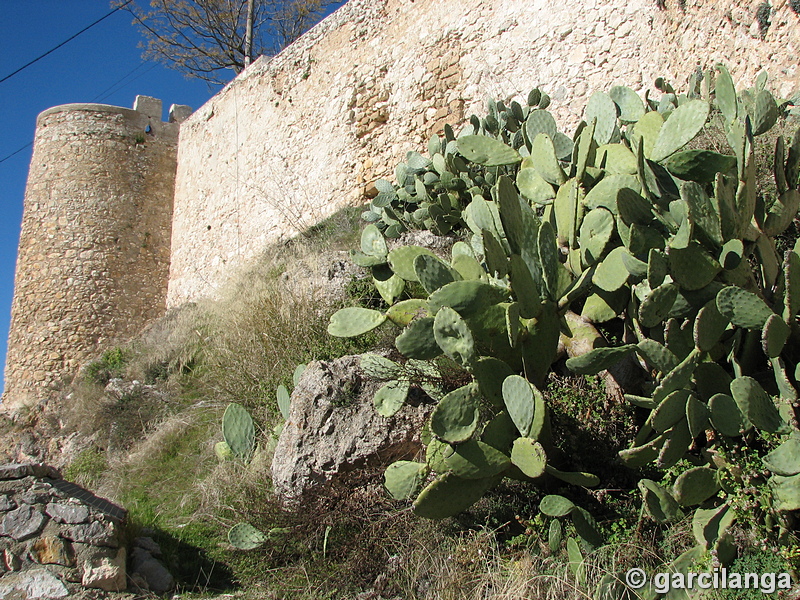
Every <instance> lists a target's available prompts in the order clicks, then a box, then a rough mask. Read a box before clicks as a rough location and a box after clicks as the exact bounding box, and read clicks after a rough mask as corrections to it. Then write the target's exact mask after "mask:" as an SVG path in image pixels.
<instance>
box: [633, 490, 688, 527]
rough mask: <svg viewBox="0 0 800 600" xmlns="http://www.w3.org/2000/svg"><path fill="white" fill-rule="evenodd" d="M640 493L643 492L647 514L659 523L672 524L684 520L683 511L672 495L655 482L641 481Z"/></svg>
mask: <svg viewBox="0 0 800 600" xmlns="http://www.w3.org/2000/svg"><path fill="white" fill-rule="evenodd" d="M639 491H641V492H642V499H643V500H644V507H645V509H646V510H647V513H648V514H649V515H650V516H651V517H652V518H653V519H654V520H655V521H657V522H658V523H670V522H673V521H679V520H680V519H682V518H683V511H682V510H681V508H680V506H679V505H678V502H677V501H676V500H675V498H673V497H672V494H670V493H669V492H668V491H667V490H666V489H664V488H663V487H662V486H660V485H659V484H658V483H656V482H655V481H651V480H650V479H642V480H640V481H639Z"/></svg>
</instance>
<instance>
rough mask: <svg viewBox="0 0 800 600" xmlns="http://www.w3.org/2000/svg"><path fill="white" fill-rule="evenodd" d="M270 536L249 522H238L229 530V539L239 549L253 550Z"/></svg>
mask: <svg viewBox="0 0 800 600" xmlns="http://www.w3.org/2000/svg"><path fill="white" fill-rule="evenodd" d="M268 539H269V538H268V537H267V536H266V535H264V534H263V533H262V532H260V531H259V530H258V529H256V528H255V527H253V526H252V525H250V524H249V523H237V524H236V525H234V526H233V527H231V528H230V529H229V530H228V541H229V542H230V544H231V546H233V547H234V548H237V549H239V550H253V549H255V548H258V547H259V546H260V545H261V544H263V543H264V542H266V541H267V540H268Z"/></svg>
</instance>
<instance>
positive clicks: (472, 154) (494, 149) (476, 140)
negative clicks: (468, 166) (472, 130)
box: [456, 135, 522, 167]
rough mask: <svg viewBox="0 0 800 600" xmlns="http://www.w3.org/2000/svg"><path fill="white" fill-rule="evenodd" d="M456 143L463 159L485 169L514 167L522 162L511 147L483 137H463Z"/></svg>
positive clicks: (517, 153)
mask: <svg viewBox="0 0 800 600" xmlns="http://www.w3.org/2000/svg"><path fill="white" fill-rule="evenodd" d="M456 143H457V145H458V151H459V152H460V153H461V154H462V155H463V156H464V158H466V159H467V160H470V161H472V162H474V163H478V164H479V165H483V166H485V167H500V166H503V165H515V164H517V163H519V162H520V161H521V160H522V157H521V156H520V155H519V152H517V151H516V150H514V148H512V147H511V146H508V145H506V144H504V143H503V142H501V141H498V140H496V139H494V138H490V137H487V136H484V135H464V136H461V137H460V138H458V140H457V142H456Z"/></svg>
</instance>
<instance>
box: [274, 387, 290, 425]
mask: <svg viewBox="0 0 800 600" xmlns="http://www.w3.org/2000/svg"><path fill="white" fill-rule="evenodd" d="M276 395H277V397H278V410H280V413H281V417H283V420H284V421H288V420H289V406H290V405H291V397H290V396H289V390H287V389H286V386H285V385H279V386H278V391H277V394H276Z"/></svg>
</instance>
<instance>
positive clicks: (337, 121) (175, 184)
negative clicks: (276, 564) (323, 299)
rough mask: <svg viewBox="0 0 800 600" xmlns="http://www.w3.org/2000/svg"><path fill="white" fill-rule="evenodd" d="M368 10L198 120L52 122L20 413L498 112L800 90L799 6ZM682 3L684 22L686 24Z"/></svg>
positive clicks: (21, 285)
mask: <svg viewBox="0 0 800 600" xmlns="http://www.w3.org/2000/svg"><path fill="white" fill-rule="evenodd" d="M658 4H659V3H657V2H654V1H653V0H583V1H581V2H579V3H568V2H559V1H556V0H506V1H504V2H502V3H498V2H493V1H492V0H350V1H349V2H348V3H347V4H345V5H344V6H343V7H342V8H340V9H339V10H338V11H336V12H335V13H333V14H332V15H330V16H329V17H328V18H327V19H325V20H324V21H322V22H321V23H320V24H318V25H317V26H316V27H314V28H313V29H312V30H311V31H309V32H308V33H306V34H305V35H304V36H303V37H301V38H300V39H299V40H298V41H297V42H295V43H294V44H292V45H291V46H290V47H288V48H287V49H286V50H284V51H283V52H282V53H280V54H279V55H277V56H275V57H273V58H272V59H266V58H262V59H259V60H258V61H256V62H255V63H254V64H253V65H251V66H250V67H249V68H248V69H247V70H246V71H245V72H243V73H242V74H241V75H239V77H237V78H236V79H235V80H234V81H233V82H232V83H231V84H229V85H228V86H227V87H226V88H225V89H224V90H222V91H221V92H220V93H219V94H217V95H216V96H215V97H214V98H212V99H211V100H210V101H209V102H208V103H207V104H205V105H204V106H203V107H201V108H200V109H199V110H197V111H196V112H195V113H194V114H192V115H191V116H188V110H187V108H186V107H174V108H173V110H172V111H171V117H170V122H166V123H164V122H162V121H161V103H160V101H158V100H155V99H151V98H144V97H139V98H138V99H137V103H136V105H135V106H134V110H129V109H124V108H118V107H109V106H104V105H96V104H71V105H65V106H60V107H56V108H53V109H50V110H47V111H45V112H44V113H42V114H41V115H40V116H39V118H38V121H37V131H36V138H35V143H34V153H33V159H32V162H31V167H30V173H29V177H28V186H27V190H26V195H25V206H24V216H23V224H22V235H21V239H20V248H19V256H18V261H17V274H16V282H15V295H14V304H13V308H12V324H11V332H10V336H9V348H8V357H7V364H6V372H5V379H6V390H5V393H4V396H3V404H2V406H3V408H4V409H5V410H6V411H9V412H15V411H17V410H18V409H20V408H21V407H24V406H27V405H33V404H36V403H39V402H41V401H42V400H45V399H46V398H47V396H48V394H49V393H50V390H52V389H53V388H56V387H58V386H59V384H60V383H61V382H62V381H63V380H64V379H68V378H70V377H71V376H73V375H74V374H75V371H76V369H77V368H78V367H79V366H80V365H81V364H82V363H83V362H85V361H86V360H87V359H89V358H90V357H92V356H95V355H97V354H98V352H100V351H102V350H103V349H105V348H108V347H111V346H112V345H114V344H116V343H120V342H122V341H124V340H125V339H128V338H130V337H131V336H133V335H135V334H136V333H137V332H138V331H140V330H141V329H142V327H144V326H145V325H146V324H147V323H149V322H151V321H152V320H154V319H156V318H158V317H159V316H161V315H162V314H163V313H164V312H165V310H166V309H167V308H168V307H172V306H177V305H179V304H181V303H183V302H186V301H190V300H192V299H195V298H198V297H202V296H208V295H213V294H214V292H215V290H216V288H217V287H218V286H219V285H220V283H221V282H223V281H224V280H225V277H226V276H227V275H228V274H229V273H230V270H231V268H232V267H233V266H235V265H238V264H241V263H242V262H244V261H246V260H247V259H249V258H251V257H254V256H255V255H257V254H258V252H260V251H262V250H263V248H264V247H265V245H266V244H268V243H269V242H274V241H277V240H280V239H285V238H287V237H290V236H293V235H296V234H297V233H298V232H300V231H302V230H303V229H305V228H307V227H309V226H311V225H313V224H314V223H316V222H319V221H320V220H321V219H323V218H325V217H326V216H328V215H330V214H331V213H333V212H334V211H336V210H338V209H340V208H342V207H344V206H346V205H353V204H360V203H364V202H365V201H366V197H365V193H366V191H367V190H368V188H369V184H370V183H371V182H373V181H374V180H375V179H377V178H381V177H382V178H386V179H392V178H393V175H392V172H393V168H394V165H395V164H396V163H397V162H399V161H400V160H402V159H403V158H404V157H405V152H406V151H408V150H411V149H417V150H423V149H424V148H425V143H426V141H427V139H428V138H429V137H430V136H431V134H433V133H437V132H440V131H441V130H442V128H443V126H444V125H445V124H446V123H450V124H454V125H455V124H460V123H461V122H463V120H464V118H465V117H466V116H468V115H469V114H471V113H476V114H481V113H482V112H483V104H484V102H485V100H486V98H487V97H495V98H498V97H501V98H504V99H505V98H512V97H524V96H525V95H526V94H527V92H528V91H529V90H530V89H531V88H532V87H535V86H538V87H541V88H543V89H544V90H546V91H547V92H548V93H549V94H550V96H551V97H552V100H553V104H552V107H551V108H550V110H551V111H552V112H553V113H554V114H555V116H556V119H557V120H558V121H559V123H560V124H561V126H562V128H565V129H566V130H567V131H570V130H571V129H572V128H573V127H574V125H575V124H576V123H577V122H578V121H579V120H580V117H581V114H582V111H583V107H584V106H585V105H586V102H587V100H588V98H589V96H590V95H591V94H592V93H593V92H595V91H598V90H606V89H608V88H609V87H610V86H612V85H617V84H622V85H628V86H630V87H632V88H633V89H635V90H637V91H641V92H642V93H644V91H645V90H646V89H649V88H651V87H652V81H653V79H654V78H655V77H656V76H659V75H663V76H665V77H667V78H668V79H671V80H672V81H673V82H675V83H677V84H678V85H677V86H676V87H680V86H682V85H683V84H684V83H685V81H686V79H687V76H688V75H689V74H690V73H691V72H692V71H693V70H694V69H695V68H696V67H698V66H699V67H701V68H704V69H708V68H711V67H713V65H714V64H716V63H718V62H724V63H726V64H727V65H728V66H729V68H730V70H731V72H732V74H733V76H734V78H735V79H736V80H737V81H738V82H739V83H740V84H744V85H749V84H750V83H752V81H753V80H754V79H755V76H756V74H757V73H758V72H759V71H761V70H762V69H766V70H767V71H768V72H769V74H770V76H771V84H770V85H771V88H772V89H773V91H774V92H775V93H776V94H777V95H778V96H782V97H788V96H790V94H792V93H793V92H795V91H796V90H798V89H800V66H798V64H797V56H799V55H800V15H798V14H796V13H795V12H794V11H793V10H792V9H791V7H790V5H789V3H788V1H787V0H776V1H775V2H774V3H773V8H772V11H771V19H770V21H769V22H768V23H759V22H757V19H756V16H755V15H756V9H757V8H758V5H759V4H760V3H759V2H753V1H751V0H731V1H730V2H727V3H719V2H716V1H715V0H694V1H690V2H685V3H679V2H677V1H676V2H668V3H667V6H666V9H664V8H661V7H659V6H658ZM673 4H674V6H673Z"/></svg>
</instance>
